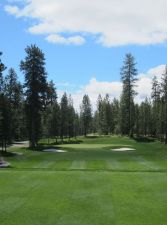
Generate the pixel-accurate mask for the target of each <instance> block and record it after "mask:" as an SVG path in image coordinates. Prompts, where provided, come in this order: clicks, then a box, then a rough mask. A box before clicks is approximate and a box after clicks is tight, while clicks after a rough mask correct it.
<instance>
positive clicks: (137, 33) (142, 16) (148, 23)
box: [5, 0, 167, 47]
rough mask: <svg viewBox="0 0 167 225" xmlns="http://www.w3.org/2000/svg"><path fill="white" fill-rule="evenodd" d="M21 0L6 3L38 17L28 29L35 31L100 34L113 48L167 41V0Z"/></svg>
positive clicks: (13, 11)
mask: <svg viewBox="0 0 167 225" xmlns="http://www.w3.org/2000/svg"><path fill="white" fill-rule="evenodd" d="M14 2H15V1H14ZM19 2H22V3H24V5H23V6H20V5H21V4H20V3H17V2H15V3H9V4H8V5H6V6H5V10H6V12H8V13H10V14H13V15H15V16H17V17H28V18H33V19H35V21H36V24H35V25H34V24H33V25H32V26H31V27H29V28H28V30H29V32H31V33H33V34H45V35H58V34H59V35H60V34H62V33H68V34H70V35H71V34H72V37H73V36H76V34H78V33H79V34H80V35H83V34H84V35H85V34H91V35H94V36H95V37H96V42H98V43H101V44H102V45H104V46H109V47H110V46H120V45H127V44H139V45H149V44H158V43H164V42H165V41H166V40H167V23H166V21H167V13H166V8H167V1H166V0H159V1H154V0H146V1H145V0H91V1H90V0H80V1H78V0H61V1H60V0H22V1H21V0H20V1H19ZM51 37H53V36H51ZM55 37H56V36H55ZM52 39H54V38H52ZM56 39H57V38H56ZM58 39H59V42H60V43H62V42H63V41H61V40H60V39H61V38H58ZM53 42H54V41H53ZM56 43H57V42H56ZM64 43H66V41H65V40H64ZM72 43H73V42H72Z"/></svg>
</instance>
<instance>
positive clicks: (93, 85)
mask: <svg viewBox="0 0 167 225" xmlns="http://www.w3.org/2000/svg"><path fill="white" fill-rule="evenodd" d="M164 71H165V65H160V66H157V67H155V68H152V69H150V70H148V71H147V72H146V73H142V74H139V76H138V77H139V80H138V81H137V82H136V85H137V86H136V91H137V93H138V95H137V96H136V97H135V102H137V103H139V104H140V103H141V102H142V101H144V100H145V98H146V97H148V98H150V97H151V89H152V78H153V77H154V76H155V75H156V76H157V78H158V80H159V81H160V80H161V78H162V74H163V73H164ZM121 92H122V83H121V82H107V81H103V82H101V81H98V80H97V79H96V78H92V79H91V80H90V81H89V83H88V84H86V85H85V86H83V87H82V88H80V89H79V90H78V91H76V92H74V93H73V94H72V98H73V100H74V106H75V108H76V109H79V106H80V104H81V102H82V98H83V96H84V95H85V94H88V95H89V97H90V100H91V103H92V106H93V108H94V109H96V103H97V98H98V95H99V94H101V95H102V96H103V97H104V96H105V95H106V94H109V96H110V99H111V100H112V99H113V98H117V99H119V98H120V95H121ZM58 94H59V97H61V96H62V94H63V91H62V90H58Z"/></svg>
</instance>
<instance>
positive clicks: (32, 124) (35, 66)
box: [20, 45, 47, 148]
mask: <svg viewBox="0 0 167 225" xmlns="http://www.w3.org/2000/svg"><path fill="white" fill-rule="evenodd" d="M25 52H26V57H25V60H24V61H21V63H20V69H21V71H23V73H24V74H25V84H24V86H25V88H26V91H25V96H26V115H27V126H28V131H29V140H30V145H31V147H33V148H35V147H36V146H37V144H38V140H39V137H40V135H41V113H42V111H43V109H44V106H45V102H46V93H47V82H46V70H45V58H44V53H43V52H42V51H41V50H40V49H39V48H38V47H37V46H35V45H31V46H28V47H27V48H26V49H25Z"/></svg>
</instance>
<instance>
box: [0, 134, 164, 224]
mask: <svg viewBox="0 0 167 225" xmlns="http://www.w3.org/2000/svg"><path fill="white" fill-rule="evenodd" d="M82 141H83V142H82V143H80V144H65V145H59V146H58V147H59V148H62V149H66V150H67V152H66V153H48V152H47V153H46V152H32V151H27V150H26V149H20V150H17V149H15V150H13V151H22V152H23V153H24V155H23V156H17V157H7V158H6V160H7V161H10V162H11V165H12V168H10V169H3V170H2V169H1V170H0V225H30V224H33V225H43V224H45V225H59V224H60V225H112V224H113V225H166V224H167V214H166V211H167V147H166V146H165V145H163V144H160V143H158V142H136V141H134V140H129V139H128V138H125V137H124V138H123V137H101V138H100V137H99V138H87V139H82ZM125 146H129V147H132V148H135V149H136V151H129V152H112V150H111V149H112V148H116V147H125Z"/></svg>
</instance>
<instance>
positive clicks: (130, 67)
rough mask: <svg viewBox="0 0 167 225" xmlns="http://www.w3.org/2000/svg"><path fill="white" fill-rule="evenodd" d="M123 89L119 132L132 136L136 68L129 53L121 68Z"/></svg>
mask: <svg viewBox="0 0 167 225" xmlns="http://www.w3.org/2000/svg"><path fill="white" fill-rule="evenodd" d="M120 74H121V80H122V82H123V91H122V96H121V114H120V115H121V121H120V122H121V132H122V134H126V135H129V136H133V132H134V117H133V115H134V96H135V95H136V92H135V89H134V87H135V82H136V81H137V78H136V76H137V69H136V63H135V59H134V57H133V56H132V55H131V54H126V56H125V60H124V65H123V67H122V68H121V73H120Z"/></svg>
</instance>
